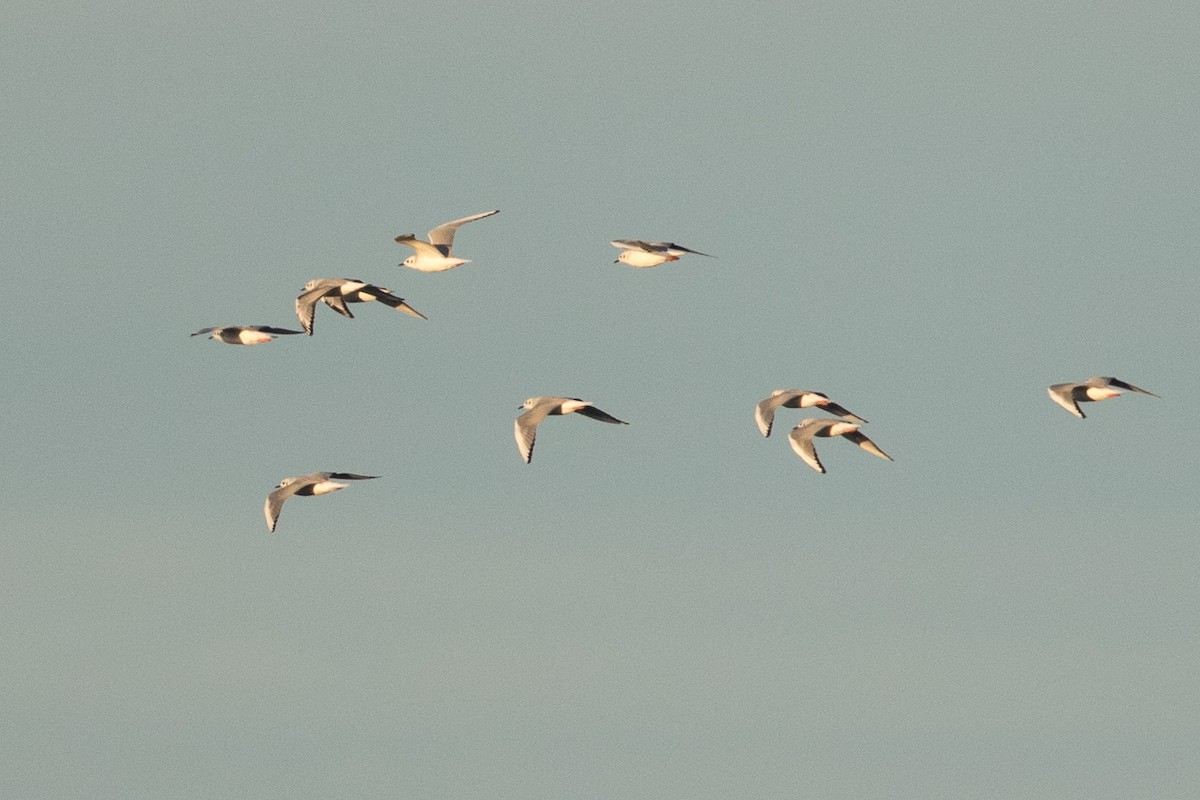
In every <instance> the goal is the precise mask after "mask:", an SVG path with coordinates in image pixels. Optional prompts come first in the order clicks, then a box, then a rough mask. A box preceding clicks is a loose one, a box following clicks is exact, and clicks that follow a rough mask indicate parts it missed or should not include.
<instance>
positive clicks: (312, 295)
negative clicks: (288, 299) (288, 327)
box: [296, 284, 349, 336]
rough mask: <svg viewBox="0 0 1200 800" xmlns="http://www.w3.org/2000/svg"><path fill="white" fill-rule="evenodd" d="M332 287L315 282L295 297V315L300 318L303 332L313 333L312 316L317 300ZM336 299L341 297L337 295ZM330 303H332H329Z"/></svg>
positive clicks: (315, 309)
mask: <svg viewBox="0 0 1200 800" xmlns="http://www.w3.org/2000/svg"><path fill="white" fill-rule="evenodd" d="M333 288H334V287H332V286H328V285H322V284H317V285H316V286H314V287H313V288H311V289H309V290H308V291H307V292H302V293H301V294H300V296H299V297H297V298H296V317H297V319H299V320H300V325H301V326H302V327H303V328H304V332H305V333H307V334H308V335H309V336H312V333H313V317H315V316H316V313H317V300H319V299H321V298H322V297H324V296H325V295H326V294H328V293H329V292H330V291H332V290H333ZM338 300H341V297H338ZM330 305H333V304H332V303H330ZM347 316H349V315H347Z"/></svg>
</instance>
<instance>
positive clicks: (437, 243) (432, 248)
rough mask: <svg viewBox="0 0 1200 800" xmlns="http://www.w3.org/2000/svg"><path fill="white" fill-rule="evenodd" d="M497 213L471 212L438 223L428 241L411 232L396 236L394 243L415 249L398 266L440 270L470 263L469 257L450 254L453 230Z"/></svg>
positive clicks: (422, 269) (498, 210)
mask: <svg viewBox="0 0 1200 800" xmlns="http://www.w3.org/2000/svg"><path fill="white" fill-rule="evenodd" d="M499 213H500V209H496V210H495V211H484V212H483V213H482V214H472V215H471V216H469V217H463V218H462V219H456V220H454V221H453V222H446V223H443V224H441V225H438V226H437V227H436V228H434V229H433V230H431V231H430V232H429V241H428V242H425V241H422V240H420V239H418V238H417V237H416V236H415V235H414V234H411V233H406V234H404V235H403V236H397V237H396V244H403V245H407V246H409V247H411V248H412V249H413V250H415V251H416V252H415V253H414V254H413V255H411V256H409V257H408V258H406V259H404V260H403V261H402V262H400V266H402V267H410V268H412V269H415V270H420V271H421V272H442V271H444V270H448V269H453V268H454V267H460V266H462V265H463V264H469V263H471V259H469V258H456V257H455V256H452V255H451V254H450V248H451V247H452V246H453V245H454V232H455V231H457V230H458V229H459V228H460V227H461V226H463V225H466V224H467V223H468V222H474V221H475V220H477V219H483V218H484V217H490V216H492V215H493V214H499Z"/></svg>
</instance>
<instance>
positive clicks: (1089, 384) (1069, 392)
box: [1046, 378, 1158, 419]
mask: <svg viewBox="0 0 1200 800" xmlns="http://www.w3.org/2000/svg"><path fill="white" fill-rule="evenodd" d="M1119 389H1124V390H1125V391H1128V392H1138V393H1139V394H1148V395H1150V396H1151V397H1158V395H1156V394H1155V393H1154V392H1147V391H1146V390H1145V389H1141V388H1138V387H1137V386H1134V385H1133V384H1132V383H1126V382H1125V381H1123V380H1119V379H1118V378H1088V379H1087V380H1086V381H1083V382H1081V383H1056V384H1054V385H1053V386H1050V387H1049V388H1047V389H1046V391H1047V392H1048V393H1049V394H1050V399H1051V400H1053V401H1054V402H1056V403H1058V404H1059V405H1060V406H1062V407H1063V408H1065V409H1066V410H1067V411H1070V412H1071V413H1072V414H1074V415H1075V416H1077V417H1079V418H1080V419H1084V418H1085V416H1084V413H1083V411H1082V410H1081V409H1080V408H1079V404H1080V403H1093V402H1096V401H1097V400H1109V399H1111V398H1113V397H1118V396H1120V394H1121V392H1120V391H1118V390H1119Z"/></svg>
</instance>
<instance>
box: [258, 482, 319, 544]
mask: <svg viewBox="0 0 1200 800" xmlns="http://www.w3.org/2000/svg"><path fill="white" fill-rule="evenodd" d="M311 485H312V484H311V483H305V482H304V481H297V482H296V483H293V484H291V485H290V486H284V487H283V488H282V489H276V490H275V491H273V492H271V493H270V494H269V495H267V500H266V502H265V503H263V516H264V517H266V519H267V530H268V531H270V532H271V533H274V532H275V523H276V522H277V521H278V520H279V512H280V511H282V510H283V501H284V500H287V499H288V498H289V497H291V496H292V495H294V494H295V493H296V492H298V491H300V490H301V489H303V488H304V487H305V486H311Z"/></svg>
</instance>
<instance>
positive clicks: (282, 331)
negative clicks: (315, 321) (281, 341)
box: [250, 325, 304, 336]
mask: <svg viewBox="0 0 1200 800" xmlns="http://www.w3.org/2000/svg"><path fill="white" fill-rule="evenodd" d="M250 330H252V331H258V332H259V333H270V334H274V335H276V336H287V335H288V334H293V333H304V331H293V330H291V329H289V328H272V327H271V326H270V325H251V326H250Z"/></svg>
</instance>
